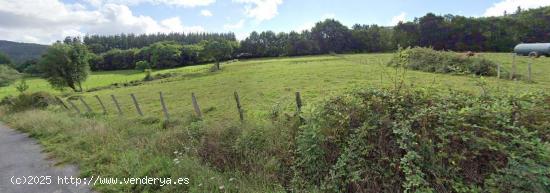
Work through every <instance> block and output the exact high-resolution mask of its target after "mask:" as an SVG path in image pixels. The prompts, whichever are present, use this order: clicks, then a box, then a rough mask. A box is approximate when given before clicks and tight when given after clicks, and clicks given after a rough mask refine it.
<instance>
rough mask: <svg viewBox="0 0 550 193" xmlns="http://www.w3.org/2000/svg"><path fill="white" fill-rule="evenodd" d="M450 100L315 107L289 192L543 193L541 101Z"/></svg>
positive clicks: (429, 97)
mask: <svg viewBox="0 0 550 193" xmlns="http://www.w3.org/2000/svg"><path fill="white" fill-rule="evenodd" d="M451 92H452V93H451V94H450V95H446V94H439V93H437V92H435V91H427V90H406V91H398V90H378V89H366V90H358V91H354V92H352V93H349V94H346V95H342V96H337V97H334V98H331V99H330V100H328V101H326V102H324V103H322V106H320V107H319V108H316V110H315V111H314V113H313V115H312V118H311V120H310V121H308V124H307V125H306V126H305V127H304V128H303V131H302V132H301V133H300V135H299V136H298V138H297V149H296V154H297V158H296V162H295V167H294V169H295V171H296V173H295V180H294V181H295V182H294V185H295V186H296V188H297V189H298V190H300V189H301V188H302V187H307V186H308V185H309V186H316V187H320V188H322V189H324V191H326V192H403V191H405V192H484V191H487V192H546V191H548V190H549V189H550V186H549V185H548V183H547V182H548V180H550V172H549V171H548V168H550V157H549V152H548V151H547V149H548V148H549V146H548V145H549V144H548V139H547V138H545V137H544V136H548V133H549V131H548V130H547V128H546V127H547V126H548V125H549V123H550V122H549V120H550V105H549V104H548V102H547V101H548V100H549V99H550V98H549V97H550V96H548V95H545V94H542V93H528V94H523V95H517V96H492V95H484V96H472V95H470V94H465V93H462V92H454V91H451ZM533 116H534V117H533ZM304 184H305V185H304Z"/></svg>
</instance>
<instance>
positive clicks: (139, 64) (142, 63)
mask: <svg viewBox="0 0 550 193" xmlns="http://www.w3.org/2000/svg"><path fill="white" fill-rule="evenodd" d="M147 69H151V65H150V64H149V62H147V61H139V62H136V70H139V71H142V72H143V71H145V70H147Z"/></svg>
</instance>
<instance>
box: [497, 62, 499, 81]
mask: <svg viewBox="0 0 550 193" xmlns="http://www.w3.org/2000/svg"><path fill="white" fill-rule="evenodd" d="M497 78H498V79H500V63H497Z"/></svg>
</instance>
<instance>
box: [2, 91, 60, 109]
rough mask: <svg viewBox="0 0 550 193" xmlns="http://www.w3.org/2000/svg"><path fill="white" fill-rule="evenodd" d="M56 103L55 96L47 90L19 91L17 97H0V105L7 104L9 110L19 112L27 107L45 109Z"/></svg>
mask: <svg viewBox="0 0 550 193" xmlns="http://www.w3.org/2000/svg"><path fill="white" fill-rule="evenodd" d="M57 103H58V102H57V100H56V99H55V97H54V96H52V95H50V94H49V93H47V92H35V93H24V92H21V93H20V94H19V96H17V97H10V96H8V97H5V98H4V99H2V105H7V107H8V110H9V111H11V112H20V111H25V110H29V109H45V108H46V107H48V106H50V105H55V104H57Z"/></svg>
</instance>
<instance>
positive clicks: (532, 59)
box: [527, 57, 535, 82]
mask: <svg viewBox="0 0 550 193" xmlns="http://www.w3.org/2000/svg"><path fill="white" fill-rule="evenodd" d="M533 63H535V57H531V61H530V62H529V64H528V66H527V71H528V75H527V77H528V79H529V82H533V79H531V66H532V65H533Z"/></svg>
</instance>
